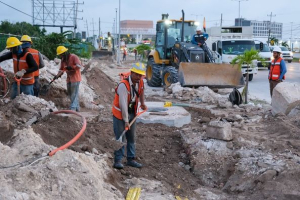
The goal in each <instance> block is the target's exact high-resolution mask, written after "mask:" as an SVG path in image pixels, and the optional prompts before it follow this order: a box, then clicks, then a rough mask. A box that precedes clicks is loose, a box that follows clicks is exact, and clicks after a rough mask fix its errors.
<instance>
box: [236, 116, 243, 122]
mask: <svg viewBox="0 0 300 200" xmlns="http://www.w3.org/2000/svg"><path fill="white" fill-rule="evenodd" d="M234 120H236V121H242V120H244V118H243V117H242V116H241V115H235V116H234Z"/></svg>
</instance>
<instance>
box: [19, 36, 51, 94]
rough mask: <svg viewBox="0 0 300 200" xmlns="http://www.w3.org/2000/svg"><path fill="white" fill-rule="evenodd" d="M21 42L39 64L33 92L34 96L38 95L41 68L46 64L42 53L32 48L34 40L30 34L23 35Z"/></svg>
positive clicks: (23, 47) (35, 73)
mask: <svg viewBox="0 0 300 200" xmlns="http://www.w3.org/2000/svg"><path fill="white" fill-rule="evenodd" d="M21 42H22V43H23V44H22V49H23V50H27V51H28V52H30V53H31V55H32V56H33V59H34V60H35V62H36V64H37V65H38V70H36V71H35V72H33V75H34V84H33V94H34V96H36V97H38V96H39V92H40V80H39V75H40V69H42V68H43V67H44V66H45V63H44V60H43V57H42V54H41V53H40V52H39V51H38V50H35V49H33V48H31V45H32V40H31V38H30V37H29V36H28V35H23V36H22V37H21Z"/></svg>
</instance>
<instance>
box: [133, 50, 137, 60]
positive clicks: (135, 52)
mask: <svg viewBox="0 0 300 200" xmlns="http://www.w3.org/2000/svg"><path fill="white" fill-rule="evenodd" d="M133 53H134V60H136V57H137V50H136V49H133Z"/></svg>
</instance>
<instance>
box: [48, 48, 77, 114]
mask: <svg viewBox="0 0 300 200" xmlns="http://www.w3.org/2000/svg"><path fill="white" fill-rule="evenodd" d="M56 53H57V55H58V56H60V58H61V63H60V70H59V72H58V74H57V75H56V76H55V77H54V79H57V78H59V77H60V76H62V75H63V73H64V72H67V92H68V96H69V98H70V100H71V105H70V110H74V111H77V112H79V111H80V106H79V96H78V95H79V84H80V82H81V72H80V69H81V68H82V65H81V62H80V60H79V58H78V57H77V56H76V55H75V54H70V53H69V52H68V49H67V48H66V47H64V46H58V47H57V49H56Z"/></svg>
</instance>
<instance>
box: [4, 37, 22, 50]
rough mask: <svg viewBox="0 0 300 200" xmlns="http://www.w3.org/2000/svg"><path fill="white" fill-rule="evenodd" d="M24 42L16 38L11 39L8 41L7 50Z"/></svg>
mask: <svg viewBox="0 0 300 200" xmlns="http://www.w3.org/2000/svg"><path fill="white" fill-rule="evenodd" d="M21 44H22V42H20V40H19V39H18V38H16V37H9V38H7V40H6V49H10V48H13V47H16V46H19V45H21Z"/></svg>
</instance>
